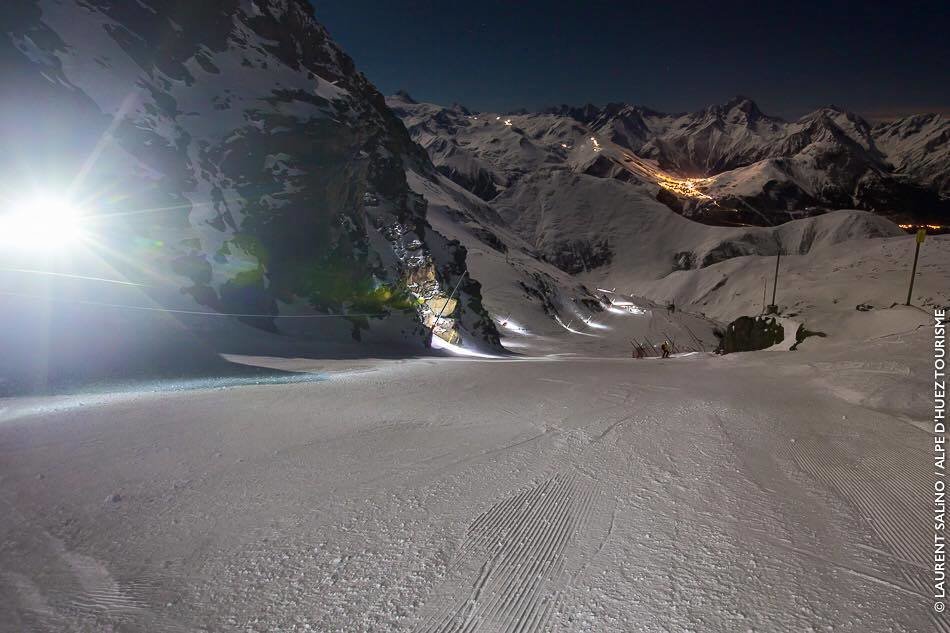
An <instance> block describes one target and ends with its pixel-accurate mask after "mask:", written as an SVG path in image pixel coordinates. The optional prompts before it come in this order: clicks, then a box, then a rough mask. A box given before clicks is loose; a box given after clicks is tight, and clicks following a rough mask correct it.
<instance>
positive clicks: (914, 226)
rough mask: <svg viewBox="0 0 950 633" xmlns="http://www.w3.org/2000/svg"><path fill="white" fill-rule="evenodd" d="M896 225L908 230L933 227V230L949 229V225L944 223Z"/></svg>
mask: <svg viewBox="0 0 950 633" xmlns="http://www.w3.org/2000/svg"><path fill="white" fill-rule="evenodd" d="M897 226H899V227H901V228H902V229H904V230H905V231H909V230H910V229H933V230H934V231H941V230H943V229H950V225H944V224H898V225H897Z"/></svg>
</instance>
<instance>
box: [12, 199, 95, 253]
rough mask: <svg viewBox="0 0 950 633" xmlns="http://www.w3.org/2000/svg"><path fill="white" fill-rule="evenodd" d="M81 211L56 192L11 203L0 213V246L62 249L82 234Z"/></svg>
mask: <svg viewBox="0 0 950 633" xmlns="http://www.w3.org/2000/svg"><path fill="white" fill-rule="evenodd" d="M80 215H81V214H80V211H79V209H78V208H77V207H76V206H75V205H73V204H71V203H70V202H69V201H67V200H64V199H62V198H57V197H55V196H36V197H33V198H29V199H26V200H23V201H20V202H18V203H15V204H13V205H11V206H10V207H9V208H8V209H6V210H5V213H3V214H2V215H0V248H2V249H3V250H14V249H15V250H23V251H46V252H52V251H60V250H63V249H66V248H68V247H70V246H71V245H73V244H75V243H76V242H78V241H80V240H81V239H82V237H83V232H82V227H81V225H80Z"/></svg>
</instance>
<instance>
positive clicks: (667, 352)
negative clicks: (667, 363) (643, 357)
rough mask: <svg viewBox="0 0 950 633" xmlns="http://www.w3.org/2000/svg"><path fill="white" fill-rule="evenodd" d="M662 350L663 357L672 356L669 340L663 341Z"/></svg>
mask: <svg viewBox="0 0 950 633" xmlns="http://www.w3.org/2000/svg"><path fill="white" fill-rule="evenodd" d="M660 351H661V352H663V356H662V358H669V357H670V344H669V342H668V341H663V344H662V345H660Z"/></svg>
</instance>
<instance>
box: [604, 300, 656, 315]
mask: <svg viewBox="0 0 950 633" xmlns="http://www.w3.org/2000/svg"><path fill="white" fill-rule="evenodd" d="M607 312H610V313H612V314H646V313H647V311H646V310H644V309H643V308H639V307H637V306H635V305H633V304H632V303H630V304H625V305H620V306H618V304H616V303H615V304H613V305H612V306H610V307H609V308H607Z"/></svg>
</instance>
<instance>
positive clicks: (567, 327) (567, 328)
mask: <svg viewBox="0 0 950 633" xmlns="http://www.w3.org/2000/svg"><path fill="white" fill-rule="evenodd" d="M554 320H555V321H557V324H558V325H560V326H561V327H562V328H564V329H565V330H567V331H568V332H570V333H571V334H580V335H581V336H593V337H596V336H597V335H596V334H590V333H589V332H581V331H580V330H575V329H574V328H572V327H571V326H570V325H568V324H566V323H564V321H562V320H561V317H559V316H557V315H554ZM571 324H573V321H572V322H571Z"/></svg>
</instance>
